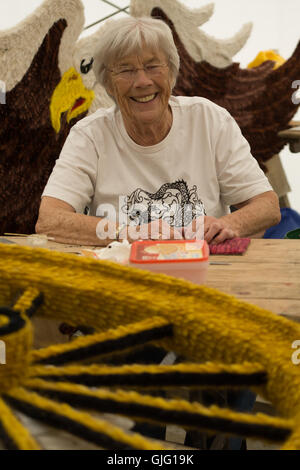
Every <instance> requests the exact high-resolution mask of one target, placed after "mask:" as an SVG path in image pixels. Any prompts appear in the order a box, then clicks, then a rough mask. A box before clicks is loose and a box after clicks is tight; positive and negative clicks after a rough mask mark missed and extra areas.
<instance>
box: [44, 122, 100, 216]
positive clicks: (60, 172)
mask: <svg viewBox="0 0 300 470" xmlns="http://www.w3.org/2000/svg"><path fill="white" fill-rule="evenodd" d="M97 169H98V155H97V151H96V148H95V145H94V143H93V142H92V140H91V139H90V138H89V137H88V135H86V134H85V132H84V131H83V130H82V129H79V128H77V127H76V126H75V127H73V128H72V129H71V131H70V133H69V135H68V137H67V140H66V142H65V144H64V146H63V148H62V151H61V154H60V156H59V158H58V160H56V164H55V167H54V169H53V171H52V173H51V175H50V178H49V180H48V182H47V184H46V187H45V189H44V192H43V194H42V196H51V197H55V198H57V199H61V200H63V201H65V202H67V203H68V204H70V205H71V206H72V207H73V208H74V209H75V211H76V212H81V213H82V212H83V211H84V209H85V207H86V206H89V204H90V203H91V200H92V198H93V196H94V190H95V184H96V177H97Z"/></svg>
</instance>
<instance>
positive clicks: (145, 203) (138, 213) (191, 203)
mask: <svg viewBox="0 0 300 470" xmlns="http://www.w3.org/2000/svg"><path fill="white" fill-rule="evenodd" d="M122 211H123V213H125V214H127V217H128V223H129V224H130V225H142V224H147V223H149V222H151V221H153V220H157V219H163V220H164V221H165V222H167V223H168V224H169V225H171V226H172V227H185V226H187V225H189V224H190V223H191V222H192V220H193V219H195V218H196V217H200V216H203V215H205V208H204V204H203V202H202V201H201V199H200V198H199V197H198V194H197V186H196V185H194V186H193V187H192V189H190V190H189V188H188V185H187V183H186V182H185V181H184V180H178V181H175V182H174V183H165V184H163V185H162V186H161V187H160V188H159V190H158V191H157V192H156V193H150V192H148V191H146V190H144V189H141V188H138V189H136V190H135V191H133V192H132V193H131V194H130V196H127V198H126V203H125V204H124V205H123V206H122Z"/></svg>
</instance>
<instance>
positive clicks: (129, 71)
mask: <svg viewBox="0 0 300 470" xmlns="http://www.w3.org/2000/svg"><path fill="white" fill-rule="evenodd" d="M164 67H168V65H167V64H151V65H145V66H144V67H140V68H134V67H119V68H116V69H114V70H110V69H107V70H109V71H110V72H111V73H112V74H113V75H115V76H117V77H119V78H122V79H123V80H128V81H129V80H134V78H135V77H136V76H137V73H138V71H139V70H144V72H145V74H146V75H147V77H149V78H153V77H157V76H158V75H160V74H161V72H162V70H163V68H164Z"/></svg>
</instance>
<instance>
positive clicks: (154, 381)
mask: <svg viewBox="0 0 300 470" xmlns="http://www.w3.org/2000/svg"><path fill="white" fill-rule="evenodd" d="M40 378H42V379H43V380H47V381H51V382H73V383H76V384H83V385H88V386H106V387H110V386H116V385H120V386H123V387H129V386H133V387H134V386H142V387H175V386H184V387H190V386H203V387H205V388H207V387H225V386H226V387H233V386H238V387H241V386H258V385H263V384H265V383H267V374H266V373H265V372H256V373H253V374H234V373H226V372H222V373H219V374H208V373H205V374H200V373H198V374H197V373H195V372H194V373H192V372H191V373H189V372H185V373H183V372H168V373H160V374H153V373H150V372H149V373H147V372H142V373H133V374H121V373H120V374H117V373H116V374H99V375H98V374H77V375H42V376H40Z"/></svg>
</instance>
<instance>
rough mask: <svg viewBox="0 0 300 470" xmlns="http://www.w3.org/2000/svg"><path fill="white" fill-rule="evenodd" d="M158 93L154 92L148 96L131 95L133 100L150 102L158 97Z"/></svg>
mask: <svg viewBox="0 0 300 470" xmlns="http://www.w3.org/2000/svg"><path fill="white" fill-rule="evenodd" d="M157 95H158V93H154V94H152V95H147V96H141V97H137V96H136V97H133V96H132V97H131V99H132V100H133V101H136V102H137V103H150V101H153V100H155V98H156V97H157Z"/></svg>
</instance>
